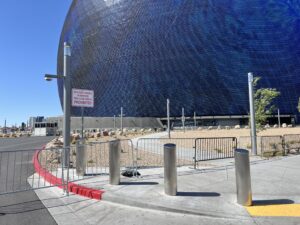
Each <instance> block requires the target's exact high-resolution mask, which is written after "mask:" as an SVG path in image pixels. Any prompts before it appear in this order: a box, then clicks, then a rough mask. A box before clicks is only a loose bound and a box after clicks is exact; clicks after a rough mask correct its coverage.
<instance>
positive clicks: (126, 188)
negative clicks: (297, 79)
mask: <svg viewBox="0 0 300 225" xmlns="http://www.w3.org/2000/svg"><path fill="white" fill-rule="evenodd" d="M205 163H206V164H205ZM139 171H140V172H141V174H142V177H141V178H124V177H122V180H121V181H122V183H121V185H118V186H111V185H109V184H108V177H107V176H100V177H94V178H91V179H87V180H83V181H80V182H78V183H80V184H81V185H84V186H87V187H92V188H97V189H103V190H105V193H104V195H103V200H102V201H96V200H88V199H85V198H82V197H79V196H71V197H63V196H62V191H61V190H60V189H58V188H51V189H42V190H38V191H36V192H37V194H38V196H39V197H40V198H41V200H42V201H43V203H44V204H45V206H46V207H48V208H49V212H50V213H51V214H52V215H53V216H54V218H55V219H56V221H57V222H58V224H99V223H100V222H101V224H118V223H122V224H123V225H126V224H224V223H225V224H300V212H298V211H296V212H294V214H293V217H292V216H290V217H282V216H283V215H288V213H287V214H285V213H284V212H283V211H282V210H280V209H281V208H277V209H276V210H277V211H278V212H277V211H276V210H275V211H276V212H277V214H276V213H275V216H272V217H265V216H262V217H252V216H251V215H250V214H249V213H248V211H247V209H246V208H244V207H242V206H240V205H238V204H236V187H235V170H234V163H233V159H225V160H217V161H209V162H204V164H203V167H201V169H197V170H194V169H193V168H189V167H180V168H178V195H177V196H167V195H165V194H164V186H163V170H162V168H157V169H144V170H139ZM299 171H300V156H289V157H280V158H274V159H271V160H261V159H259V158H252V159H251V175H252V192H253V199H254V205H255V206H254V207H256V206H258V205H259V207H260V206H262V207H268V206H269V205H271V206H274V205H278V207H280V206H281V205H286V204H293V205H290V206H291V207H290V209H289V210H292V211H293V210H294V211H295V210H296V208H297V207H296V206H297V203H300V195H299V193H300V179H299V178H300V176H299ZM49 199H50V200H49ZM294 206H295V209H293V207H294ZM276 207H277V206H276ZM263 209H265V208H263ZM262 211H263V210H262ZM297 216H299V217H297ZM68 218H69V219H68ZM71 221H72V223H69V222H71Z"/></svg>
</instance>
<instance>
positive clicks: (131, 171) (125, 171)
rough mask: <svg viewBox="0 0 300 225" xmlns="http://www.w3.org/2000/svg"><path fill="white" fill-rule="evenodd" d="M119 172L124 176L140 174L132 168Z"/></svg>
mask: <svg viewBox="0 0 300 225" xmlns="http://www.w3.org/2000/svg"><path fill="white" fill-rule="evenodd" d="M121 174H122V176H124V177H133V176H141V174H140V173H139V171H137V170H134V169H129V170H124V171H122V173H121Z"/></svg>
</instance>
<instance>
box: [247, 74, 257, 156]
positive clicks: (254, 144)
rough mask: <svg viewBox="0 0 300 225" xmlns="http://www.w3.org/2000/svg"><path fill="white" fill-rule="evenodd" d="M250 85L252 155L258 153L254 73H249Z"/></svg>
mask: <svg viewBox="0 0 300 225" xmlns="http://www.w3.org/2000/svg"><path fill="white" fill-rule="evenodd" d="M248 87H249V105H250V119H251V147H252V155H257V143H256V125H255V107H254V91H253V74H252V73H248Z"/></svg>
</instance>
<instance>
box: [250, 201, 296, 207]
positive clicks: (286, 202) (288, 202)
mask: <svg viewBox="0 0 300 225" xmlns="http://www.w3.org/2000/svg"><path fill="white" fill-rule="evenodd" d="M293 203H294V201H292V200H290V199H272V200H255V201H253V202H252V204H253V206H260V205H261V206H263V205H281V204H293Z"/></svg>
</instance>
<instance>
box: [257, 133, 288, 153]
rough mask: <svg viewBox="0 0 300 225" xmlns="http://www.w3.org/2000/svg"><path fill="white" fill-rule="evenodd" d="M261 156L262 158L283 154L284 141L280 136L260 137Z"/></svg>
mask: <svg viewBox="0 0 300 225" xmlns="http://www.w3.org/2000/svg"><path fill="white" fill-rule="evenodd" d="M260 146H261V155H262V156H264V157H270V156H275V155H276V154H278V153H280V154H284V140H283V137H282V136H262V137H261V141H260Z"/></svg>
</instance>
